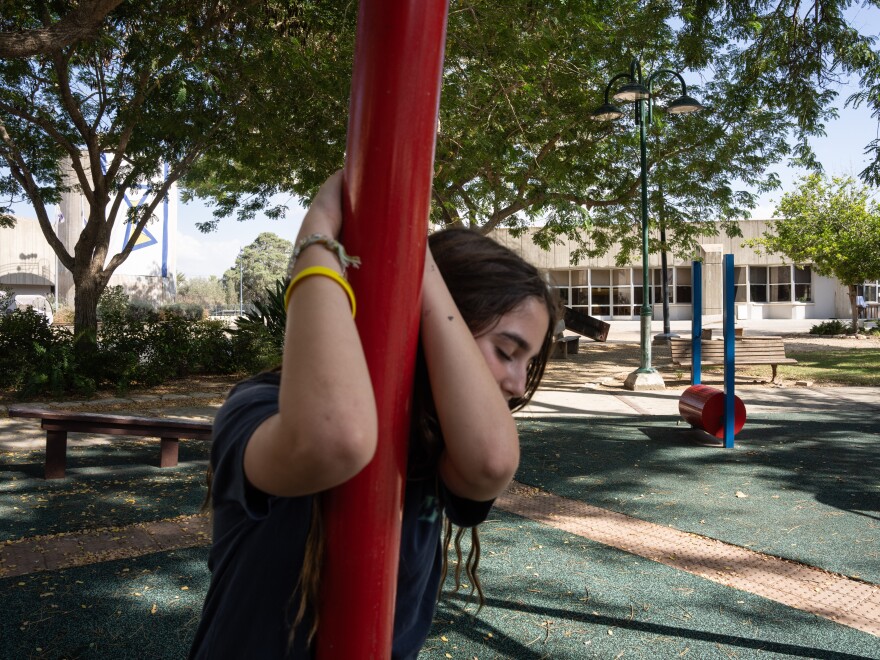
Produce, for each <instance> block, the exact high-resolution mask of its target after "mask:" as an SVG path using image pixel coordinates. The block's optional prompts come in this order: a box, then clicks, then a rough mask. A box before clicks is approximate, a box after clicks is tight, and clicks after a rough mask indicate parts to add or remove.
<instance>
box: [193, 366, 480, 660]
mask: <svg viewBox="0 0 880 660" xmlns="http://www.w3.org/2000/svg"><path fill="white" fill-rule="evenodd" d="M277 411H278V375H277V374H265V375H263V376H260V377H258V378H256V379H253V380H250V381H246V382H244V383H242V384H240V385H239V386H237V387H236V388H235V389H234V390H233V392H232V393H231V394H230V396H229V398H228V399H227V401H226V402H225V403H224V405H223V407H222V408H221V409H220V411H219V412H218V414H217V417H216V419H215V420H214V438H213V446H212V449H211V465H212V466H213V469H214V479H213V483H212V506H213V513H214V521H213V526H214V529H213V534H214V536H213V545H212V546H211V552H210V555H209V557H208V567H209V568H210V570H211V584H210V587H209V588H208V594H207V596H206V598H205V605H204V608H203V611H202V619H201V621H200V622H199V627H198V629H197V631H196V636H195V640H194V642H193V646H192V648H191V649H190V657H191V658H212V659H214V658H244V657H251V658H297V659H299V658H309V657H311V656H310V654H309V651H308V649H307V647H306V641H307V637H308V630H309V628H310V627H311V619H310V617H309V616H308V615H307V616H306V619H305V620H304V621H303V623H301V624H300V626H299V627H298V629H297V633H296V635H295V637H294V644H293V646H292V647H291V648H290V649H289V650H288V639H289V635H290V625H291V623H292V621H293V619H294V617H295V615H296V610H297V607H298V604H299V593H296V594H295V593H294V589H295V587H296V582H297V578H298V575H299V571H300V569H301V567H302V563H303V556H304V553H305V544H306V538H307V535H308V530H309V525H310V523H311V515H312V496H305V497H275V496H270V495H266V494H265V493H262V492H261V491H259V490H257V489H256V488H254V487H253V486H251V485H250V484H249V483H248V482H247V480H246V478H245V475H244V449H245V446H246V445H247V440H248V438H250V436H251V435H252V434H253V432H254V430H256V428H257V427H258V426H259V425H260V424H261V423H262V422H263V421H265V420H266V419H267V418H269V417H270V416H272V415H274V414H275V413H276V412H277ZM491 506H492V502H474V501H471V500H466V499H462V498H458V497H456V496H454V495H452V494H451V493H449V492H448V491H447V490H446V489H445V488H444V487H443V485H442V482H441V481H440V480H439V478H437V477H436V476H435V477H434V478H430V479H420V480H408V481H407V484H406V492H405V495H404V506H403V520H402V523H401V547H400V564H399V565H400V567H399V572H398V579H397V600H396V606H395V617H394V639H393V645H392V657H393V658H396V659H397V658H399V659H404V658H407V659H408V658H415V657H416V656H417V655H418V653H419V650H420V649H421V647H422V645H423V644H424V642H425V639H426V638H427V635H428V631H429V630H430V628H431V621H432V619H433V616H434V608H435V605H436V600H437V593H438V589H439V581H440V570H441V566H442V555H441V544H440V529H441V518H442V515H441V513H442V512H443V511H444V509H445V512H446V515H447V516H449V518H450V520H452V521H453V522H454V523H456V524H459V525H462V526H471V525H476V524H479V523H480V522H482V521H483V520H485V518H486V516H487V515H488V513H489V510H490V508H491Z"/></svg>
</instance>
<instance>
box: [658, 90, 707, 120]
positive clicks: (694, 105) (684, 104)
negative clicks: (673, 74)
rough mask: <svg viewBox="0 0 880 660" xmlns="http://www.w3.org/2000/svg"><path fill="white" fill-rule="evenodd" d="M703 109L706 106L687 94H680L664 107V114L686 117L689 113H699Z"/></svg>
mask: <svg viewBox="0 0 880 660" xmlns="http://www.w3.org/2000/svg"><path fill="white" fill-rule="evenodd" d="M705 108H706V106H704V105H703V104H702V103H700V102H699V101H697V99H695V98H693V97H691V96H688V95H687V94H682V95H681V96H679V97H678V98H677V99H675V100H674V101H672V102H671V103H670V104H669V105H667V106H666V112H668V113H669V114H671V115H686V114H690V113H691V112H699V111H700V110H704V109H705Z"/></svg>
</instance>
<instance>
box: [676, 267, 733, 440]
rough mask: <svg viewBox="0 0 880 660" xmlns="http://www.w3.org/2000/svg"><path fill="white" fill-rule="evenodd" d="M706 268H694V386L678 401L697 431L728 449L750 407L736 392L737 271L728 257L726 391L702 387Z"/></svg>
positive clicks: (692, 339)
mask: <svg viewBox="0 0 880 660" xmlns="http://www.w3.org/2000/svg"><path fill="white" fill-rule="evenodd" d="M702 269H703V264H702V263H701V262H699V261H694V262H693V265H692V279H691V281H692V282H693V303H692V306H693V314H692V317H691V318H692V321H691V342H692V348H691V355H692V356H693V363H692V366H691V386H690V387H688V388H687V389H686V390H685V391H684V393H682V395H681V398H680V399H679V401H678V411H679V413H680V414H681V416H682V417H683V418H684V420H685V421H686V422H687V423H688V424H690V425H691V426H693V427H694V428H697V429H700V430H701V431H705V432H707V433H709V434H710V435H713V436H715V437H716V438H721V439H723V440H724V446H725V448H728V449H730V448H732V447H733V439H734V436H735V435H736V434H737V433H739V432H740V430H741V429H742V427H743V425H744V424H745V422H746V407H745V404H744V403H743V402H742V400H741V399H740V398H739V397H738V396H736V394H735V392H734V375H735V371H734V369H735V367H734V357H735V350H736V348H735V346H736V345H735V341H736V339H735V330H734V319H735V317H734V291H735V290H734V275H733V273H734V271H733V255H732V254H725V255H724V262H723V272H724V279H723V288H724V298H723V299H724V302H723V328H724V391H721V390H719V389H717V388H714V387H709V386H708V385H702V384H701V383H700V381H701V379H702V372H701V362H702V355H701V353H702V339H703V337H702V335H703V270H702Z"/></svg>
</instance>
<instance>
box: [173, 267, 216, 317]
mask: <svg viewBox="0 0 880 660" xmlns="http://www.w3.org/2000/svg"><path fill="white" fill-rule="evenodd" d="M177 302H182V303H194V304H196V305H201V306H202V307H204V308H205V309H208V310H213V309H216V308H217V307H220V306H225V304H226V290H225V289H224V287H223V282H222V281H221V280H220V279H219V278H218V277H217V276H216V275H211V276H210V277H207V278H205V277H194V278H192V279H189V278H182V277H181V274H180V273H178V277H177Z"/></svg>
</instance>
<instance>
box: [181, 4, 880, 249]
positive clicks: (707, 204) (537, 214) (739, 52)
mask: <svg viewBox="0 0 880 660" xmlns="http://www.w3.org/2000/svg"><path fill="white" fill-rule="evenodd" d="M848 6H849V5H848V3H837V2H825V3H823V4H822V11H821V15H820V14H819V13H817V14H816V15H815V16H814V15H812V14H811V13H809V12H803V11H799V9H798V7H799V6H798V5H797V4H792V3H790V2H787V1H785V0H784V1H779V2H771V3H757V2H751V1H748V2H734V3H730V2H715V1H712V2H708V3H698V4H696V5H695V4H694V3H692V2H672V3H658V2H649V3H647V4H646V3H638V2H635V1H634V0H625V1H624V2H616V3H604V4H603V3H594V2H586V1H584V0H572V1H569V2H564V3H561V2H560V3H533V2H527V1H526V0H513V1H511V2H505V3H498V2H489V1H488V0H477V1H476V2H469V3H467V6H464V5H461V4H460V3H453V4H452V6H451V10H450V14H449V22H448V30H447V43H446V59H445V67H444V78H443V90H442V96H441V106H440V121H439V133H438V136H437V148H436V166H435V171H434V180H433V181H434V187H433V191H432V193H433V206H432V210H431V213H432V220H434V221H435V222H437V223H440V224H452V223H462V224H466V225H470V226H474V227H479V228H481V229H482V230H484V231H488V230H490V229H491V228H493V227H496V226H499V227H510V228H513V229H514V230H521V229H522V228H523V227H525V226H526V225H529V224H535V223H536V221H541V224H542V226H543V229H542V230H541V231H540V232H538V233H537V234H536V235H535V240H536V242H537V243H538V244H539V245H541V246H542V247H545V248H549V247H550V246H552V245H553V244H554V242H555V241H556V240H558V238H559V237H563V236H565V237H569V238H572V239H574V240H575V241H579V242H580V245H579V249H578V250H577V252H575V254H574V255H573V257H574V259H578V258H582V257H589V256H593V255H599V254H603V253H605V252H607V250H608V249H609V248H610V247H611V246H612V245H615V244H619V245H620V246H621V247H622V250H621V252H620V253H619V260H620V262H621V263H624V262H627V261H629V260H630V258H631V257H632V255H633V254H637V253H638V252H639V251H640V250H641V241H640V228H639V222H638V219H639V211H638V209H639V174H640V172H639V166H638V163H639V140H638V137H637V129H636V127H635V126H634V123H633V121H632V113H631V111H630V109H628V108H626V107H624V109H625V110H627V112H626V113H625V117H624V118H623V119H622V120H620V121H618V122H614V123H611V124H605V123H597V122H593V121H591V120H590V119H589V114H590V111H591V110H592V109H593V108H596V107H598V106H599V105H600V104H601V103H602V102H603V100H604V99H603V92H604V90H605V86H606V84H607V83H608V81H609V80H610V79H611V78H612V77H613V76H614V75H615V74H616V73H618V72H625V71H628V68H629V63H630V59H631V57H632V54H633V53H635V54H638V55H640V57H641V60H642V62H643V67H644V73H645V75H648V74H650V73H652V72H656V71H658V70H660V69H663V68H670V69H673V70H674V71H678V72H682V74H683V75H684V77H685V79H686V81H687V83H688V91H689V93H690V94H691V95H693V96H695V97H696V98H698V99H699V100H700V101H702V102H703V103H704V104H705V105H706V106H707V107H708V109H707V111H705V112H703V113H700V114H698V115H691V116H686V117H675V116H669V115H666V114H665V113H663V112H662V109H660V108H659V107H658V109H657V112H655V113H654V122H653V124H652V125H651V126H650V127H649V128H648V131H649V133H648V161H649V162H648V169H649V184H650V186H651V188H652V190H651V191H650V195H651V199H650V208H651V221H652V222H656V221H657V218H658V215H659V214H660V213H661V212H662V213H663V216H664V221H665V223H666V226H667V228H668V231H667V237H668V238H667V245H666V248H667V250H669V251H672V252H675V253H678V254H686V253H689V252H691V251H692V248H693V245H694V244H695V242H696V241H697V240H698V238H699V236H700V234H701V233H702V232H704V231H705V230H706V229H707V223H708V222H712V221H720V222H721V223H722V227H723V228H724V229H725V230H726V231H727V233H728V234H730V235H738V234H739V230H738V228H737V226H736V222H735V221H736V220H738V219H739V218H741V217H743V216H744V215H747V211H748V210H750V209H752V208H753V207H754V205H755V203H756V198H757V195H760V194H762V193H764V192H766V191H768V190H772V189H775V188H778V186H779V181H778V178H777V177H776V176H775V175H770V176H768V175H766V174H765V171H766V169H767V168H768V167H769V166H770V165H772V164H775V163H779V162H781V161H784V160H785V159H790V160H791V162H792V164H795V165H803V166H808V167H816V166H817V164H816V163H815V159H814V156H813V154H812V152H811V151H810V147H809V142H808V139H809V137H810V136H813V135H821V134H822V133H823V124H824V122H825V121H826V120H828V119H829V118H831V117H832V116H834V114H835V113H836V110H835V108H834V102H835V97H836V95H837V88H838V83H837V80H836V77H837V75H838V73H840V72H842V73H843V74H852V75H853V76H854V77H856V78H858V77H861V90H860V91H861V92H864V96H863V97H861V102H865V103H868V104H870V105H871V106H872V107H874V106H875V105H878V104H880V94H877V93H876V90H877V89H880V59H878V56H877V54H876V53H875V52H874V48H873V44H872V41H873V37H872V36H870V35H863V34H860V33H859V32H858V31H857V30H856V29H855V28H854V24H853V23H851V22H849V21H848V17H847V16H846V15H845V12H846V10H847V7H848ZM334 11H336V8H335V7H333V6H328V7H327V8H326V11H325V12H324V13H323V14H321V15H320V17H318V18H316V16H315V15H314V14H308V12H307V15H309V17H310V18H311V19H312V20H314V21H315V22H313V23H310V25H312V26H313V27H314V29H315V33H314V34H315V35H319V34H320V33H321V31H322V30H323V29H330V28H331V27H332V29H334V30H335V35H337V36H338V38H337V39H335V40H334V41H333V43H332V47H330V48H328V50H327V51H326V53H322V54H321V56H320V57H318V58H317V59H316V62H315V64H314V70H313V71H312V73H311V76H310V79H309V80H308V81H307V83H306V87H305V88H304V89H308V90H309V92H308V93H304V96H306V97H307V98H309V102H310V103H312V102H313V101H314V103H315V104H316V105H315V112H314V114H313V115H312V116H309V117H303V121H304V122H305V123H304V124H303V126H302V127H301V126H294V127H291V126H290V123H289V122H287V121H284V120H282V121H276V117H275V115H273V114H272V113H271V112H269V113H268V114H266V115H260V116H251V117H243V118H242V122H241V123H239V124H238V125H237V128H238V133H237V135H236V139H235V140H233V141H231V142H229V143H227V144H226V145H224V147H225V149H224V151H223V152H222V153H221V154H218V155H217V156H216V157H214V156H211V157H208V158H205V159H203V160H202V161H201V162H200V163H199V164H198V165H197V166H196V168H195V170H193V172H192V176H191V177H190V178H189V180H188V183H189V184H190V185H191V186H192V189H193V191H195V193H196V194H198V195H199V196H202V197H207V198H210V199H213V200H215V201H217V203H218V206H217V214H218V217H220V216H223V215H225V214H230V213H232V212H234V211H235V210H236V209H239V210H240V217H248V216H249V215H250V214H252V213H253V211H254V209H255V208H258V207H259V205H265V204H268V203H269V200H270V197H271V195H272V194H273V193H279V192H287V191H292V192H294V193H295V194H297V195H298V196H300V197H303V198H308V197H309V196H310V195H312V194H313V193H314V191H315V190H316V189H317V185H318V183H320V181H321V180H322V179H323V178H324V177H325V176H326V175H327V174H329V173H330V172H331V171H332V170H333V169H335V168H336V167H338V166H339V164H340V163H341V162H342V160H343V150H344V145H345V140H344V130H345V127H344V122H345V121H346V118H347V116H348V113H347V112H345V106H344V100H343V99H344V97H345V95H344V90H345V87H346V83H347V80H348V76H349V67H350V65H351V57H352V40H351V33H352V30H353V24H352V23H351V22H350V21H347V20H345V19H346V17H350V14H340V15H339V17H338V20H337V22H335V23H334V22H333V19H332V18H331V16H332V15H333V13H334ZM317 42H320V39H319V38H317ZM284 82H285V84H286V81H284ZM297 83H299V81H298V80H297ZM871 90H874V91H871ZM654 91H655V92H656V93H657V95H658V101H659V106H663V105H664V104H665V103H666V102H668V101H669V100H670V99H671V98H673V97H674V96H676V95H677V94H678V93H680V87H679V85H678V82H677V80H676V79H675V78H674V77H672V76H660V77H659V78H657V79H656V80H655V81H654ZM851 101H852V102H853V103H858V102H859V100H858V99H856V98H855V97H854V98H853V99H851ZM321 112H323V115H321V114H320V113H321ZM303 127H307V128H308V130H310V131H312V133H313V134H314V135H319V136H321V139H317V140H313V142H314V144H297V145H296V146H297V147H299V148H284V147H287V146H288V145H290V144H291V143H297V142H298V141H299V140H300V139H301V137H302V134H301V133H300V132H299V131H300V129H301V128H303ZM291 130H293V131H295V135H294V136H291V137H288V135H287V134H288V132H290V131H291ZM791 136H794V138H795V143H794V146H793V147H792V146H790V145H789V139H790V137H791ZM304 142H308V139H306V140H304ZM278 145H284V147H282V148H278ZM878 153H880V152H878ZM264 157H268V158H269V159H270V163H271V166H267V165H266V164H265V163H263V162H262V159H263V158H264ZM660 190H662V191H663V192H662V194H661V193H660V192H659V191H660ZM215 226H216V222H212V223H210V224H209V226H206V227H205V229H209V228H213V227H215ZM659 247H660V246H659V242H658V241H655V240H653V239H652V241H651V245H650V249H651V251H657V250H658V249H659Z"/></svg>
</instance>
